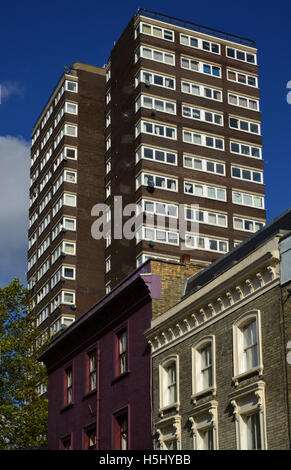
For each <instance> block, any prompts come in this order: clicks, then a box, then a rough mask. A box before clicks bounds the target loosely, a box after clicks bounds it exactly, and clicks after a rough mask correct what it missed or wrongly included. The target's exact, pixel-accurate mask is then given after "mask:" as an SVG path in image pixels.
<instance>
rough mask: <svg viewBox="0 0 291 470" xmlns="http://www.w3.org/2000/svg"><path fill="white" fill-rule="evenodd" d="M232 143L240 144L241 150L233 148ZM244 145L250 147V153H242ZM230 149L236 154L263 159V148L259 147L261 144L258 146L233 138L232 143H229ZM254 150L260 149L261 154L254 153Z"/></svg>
mask: <svg viewBox="0 0 291 470" xmlns="http://www.w3.org/2000/svg"><path fill="white" fill-rule="evenodd" d="M232 144H234V145H238V146H239V150H240V151H239V152H235V151H234V150H233V147H232ZM242 147H246V148H247V147H248V148H249V154H246V153H242V150H241V149H242ZM229 150H230V152H231V153H234V154H235V155H242V156H244V157H248V158H256V159H257V160H261V159H262V148H261V147H259V146H256V145H252V144H249V143H247V142H238V141H234V140H231V141H230V143H229ZM252 150H259V156H258V157H257V156H255V155H252V153H253V151H252Z"/></svg>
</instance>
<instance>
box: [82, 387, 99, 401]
mask: <svg viewBox="0 0 291 470" xmlns="http://www.w3.org/2000/svg"><path fill="white" fill-rule="evenodd" d="M96 393H97V388H95V389H94V390H91V391H90V392H88V393H86V394H85V395H83V398H82V400H86V398H89V397H91V396H92V395H96Z"/></svg>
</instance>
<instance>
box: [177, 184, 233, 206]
mask: <svg viewBox="0 0 291 470" xmlns="http://www.w3.org/2000/svg"><path fill="white" fill-rule="evenodd" d="M186 185H192V188H193V189H192V192H189V191H187V190H186ZM195 186H199V188H202V194H195ZM208 190H210V191H211V190H214V192H215V196H214V197H211V196H209V195H208ZM218 191H223V193H224V197H223V198H221V197H218ZM184 194H189V195H190V196H195V197H203V198H207V199H215V200H216V201H222V202H226V201H227V192H226V188H221V187H219V186H212V185H207V184H203V183H199V182H197V181H188V180H184Z"/></svg>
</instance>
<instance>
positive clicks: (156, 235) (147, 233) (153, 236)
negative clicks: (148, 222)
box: [136, 226, 179, 246]
mask: <svg viewBox="0 0 291 470" xmlns="http://www.w3.org/2000/svg"><path fill="white" fill-rule="evenodd" d="M162 234H163V239H161V238H160V237H161V235H162ZM173 235H174V237H173V238H171V237H172V236H173ZM172 240H174V241H172ZM141 241H150V242H154V243H162V244H164V245H172V246H179V232H175V231H174V230H164V229H160V228H155V227H148V226H146V227H145V226H142V227H140V228H139V229H138V230H137V232H136V243H137V244H138V243H139V242H141Z"/></svg>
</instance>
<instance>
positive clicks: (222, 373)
mask: <svg viewBox="0 0 291 470" xmlns="http://www.w3.org/2000/svg"><path fill="white" fill-rule="evenodd" d="M281 239H282V237H280V236H277V237H273V238H272V239H271V240H269V241H268V242H267V243H266V244H265V245H263V246H260V247H258V248H257V249H256V250H255V251H251V250H250V251H249V252H248V253H247V254H246V256H245V257H244V258H243V259H241V260H240V261H239V262H237V264H232V265H231V264H229V265H228V267H227V268H225V269H224V270H222V271H221V272H219V273H218V274H217V276H214V280H213V279H212V280H210V282H208V283H206V284H203V283H201V285H200V286H198V288H197V291H196V292H195V289H194V290H193V291H192V293H191V292H188V295H187V296H186V297H185V298H184V299H183V300H182V301H181V303H180V304H179V305H176V306H175V307H174V308H172V309H170V310H169V311H167V312H165V313H164V314H162V315H160V316H158V317H156V318H155V319H154V320H153V321H152V323H151V329H150V330H149V331H148V332H147V333H146V335H147V337H148V339H149V341H150V343H151V345H152V357H153V384H154V392H153V426H154V430H155V443H154V445H155V448H156V449H159V448H166V447H165V446H167V445H168V444H167V442H168V441H167V440H166V439H167V438H168V436H167V433H168V434H169V435H170V436H171V438H173V436H175V439H177V441H178V444H177V446H178V448H180V449H183V450H189V449H193V448H201V447H199V446H198V444H197V443H199V442H202V440H200V441H199V440H198V438H199V439H200V437H199V436H201V435H202V432H203V429H204V428H205V429H212V428H209V426H210V425H211V426H212V425H213V429H214V431H213V432H214V434H213V435H214V436H215V439H216V442H215V444H214V448H217V449H219V450H235V449H244V448H247V447H246V445H247V444H246V443H245V441H244V434H243V433H244V431H243V429H244V427H243V423H244V420H246V419H247V417H248V416H250V415H251V413H252V412H254V411H257V412H258V415H259V416H260V419H261V421H260V426H261V442H260V444H257V445H261V446H262V447H261V448H263V449H269V450H286V449H289V443H290V435H289V433H290V424H291V423H290V414H289V407H290V385H291V384H290V373H291V364H288V361H286V352H288V349H287V351H286V345H287V342H288V340H289V341H290V338H291V325H290V313H291V310H290V306H291V301H290V300H289V299H290V292H289V291H288V288H289V289H290V282H289V283H287V284H286V285H284V286H283V287H282V286H281V285H280V257H279V250H278V246H279V242H280V240H281ZM246 246H247V245H246ZM213 269H215V268H213ZM217 269H218V270H219V268H217ZM213 272H214V271H213ZM202 275H203V271H202V272H201V277H202ZM199 276H200V275H199V274H198V276H196V278H197V281H196V283H197V285H198V284H200V282H199ZM210 277H211V276H210ZM193 279H195V278H193ZM281 295H282V299H283V302H284V314H283V310H282V301H281ZM254 312H257V315H258V316H257V317H256V318H257V326H258V340H257V341H258V345H259V346H258V347H259V348H260V350H259V352H258V355H259V360H258V365H257V367H255V368H254V369H252V370H250V371H249V372H246V373H243V374H238V373H237V372H236V371H235V368H236V364H237V360H238V359H237V358H238V352H237V351H238V348H239V347H240V346H239V343H237V342H236V337H237V336H236V334H237V333H236V331H237V329H236V325H239V322H240V321H241V322H242V319H243V318H244V317H246V316H247V315H248V314H253V313H254ZM245 324H246V321H245ZM205 338H206V339H207V340H209V339H211V341H212V347H213V349H212V373H213V384H212V387H211V388H210V389H209V390H207V389H206V391H205V392H199V393H196V391H197V384H198V379H199V377H198V375H196V373H195V370H196V369H195V367H196V368H197V365H196V364H197V363H196V359H195V358H196V356H195V354H196V352H194V351H196V345H197V346H198V347H199V343H200V344H201V342H202V340H203V339H205ZM289 346H290V342H289ZM287 348H288V347H287ZM169 358H170V359H171V360H173V359H175V360H177V362H176V367H177V372H176V374H177V377H176V381H177V384H178V385H177V386H178V392H177V393H178V396H177V399H176V403H174V404H172V405H169V406H163V404H162V402H161V399H162V396H163V395H164V394H165V391H164V388H163V387H164V386H163V378H162V374H163V372H162V371H163V367H164V366H163V364H167V359H168V362H169ZM199 360H200V359H199ZM289 362H291V361H289ZM250 403H252V405H250ZM247 406H249V409H248V410H247ZM251 406H254V408H251ZM246 410H247V411H246ZM204 417H207V419H208V428H207V426H206V427H205V426H204V428H203V427H202V424H203V419H204ZM211 417H212V419H213V421H211ZM205 420H206V418H205ZM206 421H207V420H206ZM201 423H202V424H201ZM262 423H263V424H262ZM263 428H264V429H263ZM168 448H169V447H168Z"/></svg>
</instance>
